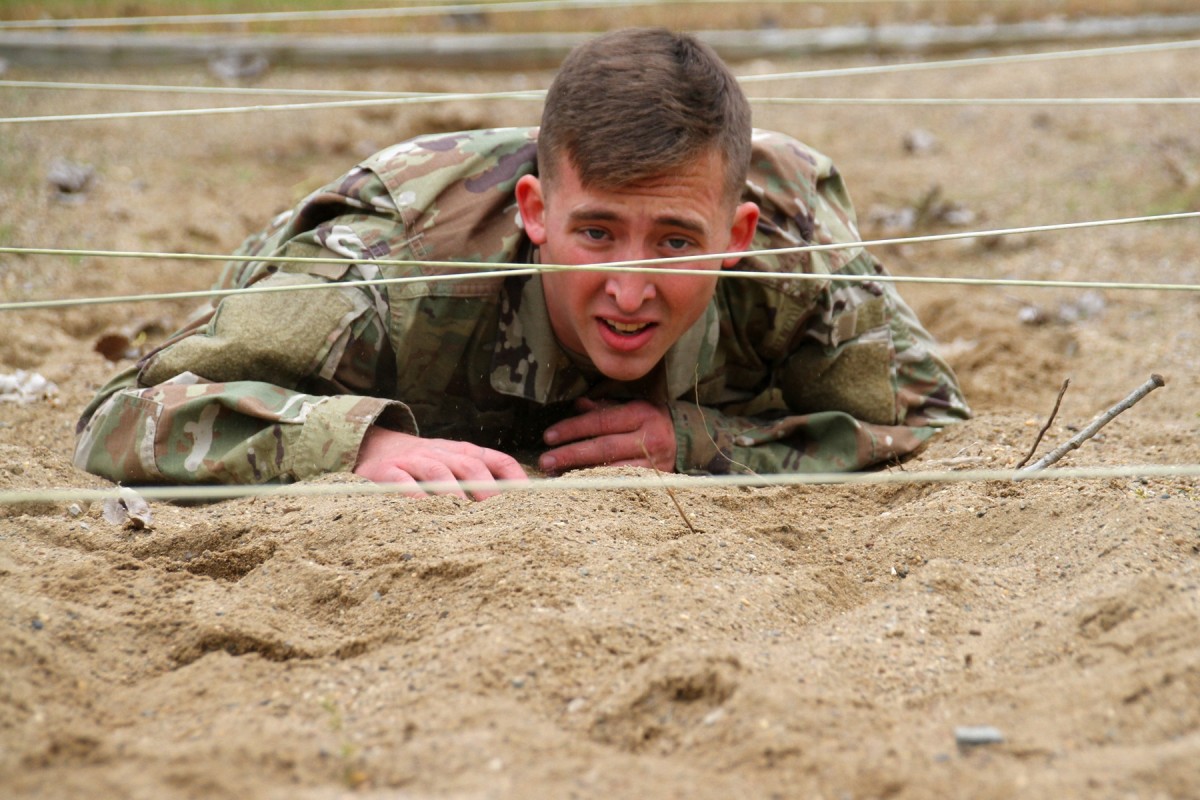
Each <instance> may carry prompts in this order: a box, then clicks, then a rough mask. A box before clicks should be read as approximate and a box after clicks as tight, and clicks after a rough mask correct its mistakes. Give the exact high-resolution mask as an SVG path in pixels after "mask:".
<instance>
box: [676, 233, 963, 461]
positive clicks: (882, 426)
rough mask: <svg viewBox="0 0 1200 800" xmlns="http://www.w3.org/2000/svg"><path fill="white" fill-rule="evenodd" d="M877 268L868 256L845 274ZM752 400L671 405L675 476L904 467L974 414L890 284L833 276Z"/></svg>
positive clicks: (879, 270) (850, 267)
mask: <svg viewBox="0 0 1200 800" xmlns="http://www.w3.org/2000/svg"><path fill="white" fill-rule="evenodd" d="M859 269H871V270H874V271H875V272H876V273H881V272H882V267H880V266H879V265H878V264H877V263H876V262H875V261H874V259H872V258H871V257H870V256H869V255H868V254H866V253H863V254H862V255H861V256H860V257H859V258H857V259H855V260H854V261H852V262H850V264H849V265H847V268H846V270H844V271H857V270H859ZM818 306H819V308H820V311H819V312H818V313H816V314H814V315H813V316H812V318H811V320H810V322H809V323H808V325H807V327H806V329H805V331H804V337H805V338H804V339H803V340H802V341H801V343H799V344H798V345H797V346H795V347H794V348H793V349H792V352H791V354H790V355H789V356H788V357H787V358H786V359H785V360H783V362H782V363H781V364H780V366H779V367H778V369H776V370H774V372H773V374H772V375H771V378H770V386H769V388H768V389H767V390H766V391H764V392H763V393H762V394H761V395H760V396H759V397H757V398H756V399H755V401H753V402H752V403H750V404H743V406H742V407H740V408H739V407H733V408H721V409H717V408H709V407H703V406H700V405H697V404H694V403H688V402H682V401H679V402H676V403H674V404H673V405H672V408H671V411H672V416H673V419H674V422H675V429H676V444H677V449H678V454H679V455H678V463H677V469H679V470H680V471H705V472H712V473H718V474H719V473H728V472H746V471H751V472H756V473H764V474H765V473H779V472H843V471H854V470H860V469H864V468H866V467H869V466H872V465H876V464H881V463H888V462H894V461H899V460H900V459H902V458H904V457H906V456H908V455H911V454H912V453H914V452H915V451H917V450H918V449H919V448H920V447H921V446H922V444H923V443H924V442H925V441H927V440H928V439H929V438H930V437H931V436H932V435H933V434H934V433H935V432H936V431H937V429H938V428H940V427H942V426H944V425H947V424H950V423H952V422H955V421H958V420H962V419H966V418H967V417H968V416H969V415H970V410H969V408H968V407H967V404H966V401H965V400H964V399H963V396H962V392H961V391H960V389H959V386H958V382H957V380H956V378H955V376H954V374H953V372H952V371H951V370H950V368H949V366H948V365H947V364H946V363H945V362H944V361H943V360H942V358H941V357H940V356H939V355H938V354H937V352H936V350H935V349H934V343H933V340H932V337H930V335H929V334H928V333H927V332H926V331H925V329H924V328H923V327H922V326H921V324H920V323H919V322H918V320H917V318H916V315H915V314H914V313H913V312H912V310H911V309H910V308H909V307H908V305H907V304H905V303H904V301H903V300H902V299H901V298H900V296H899V295H898V294H897V293H896V292H895V291H894V289H893V288H892V285H891V284H885V283H865V284H864V283H858V282H848V281H843V282H838V281H833V282H832V283H831V284H830V285H829V288H828V289H827V290H826V291H825V292H824V293H823V299H822V300H821V301H820V302H819V304H818Z"/></svg>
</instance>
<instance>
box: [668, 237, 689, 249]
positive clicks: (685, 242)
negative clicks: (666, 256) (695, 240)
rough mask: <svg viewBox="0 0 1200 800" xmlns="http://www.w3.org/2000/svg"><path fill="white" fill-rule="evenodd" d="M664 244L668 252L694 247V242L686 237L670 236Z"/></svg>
mask: <svg viewBox="0 0 1200 800" xmlns="http://www.w3.org/2000/svg"><path fill="white" fill-rule="evenodd" d="M663 244H664V245H665V246H666V248H667V249H668V250H675V251H679V250H687V249H688V248H689V247H691V246H692V240H691V239H688V238H686V237H684V236H668V237H667V238H666V239H664V240H663Z"/></svg>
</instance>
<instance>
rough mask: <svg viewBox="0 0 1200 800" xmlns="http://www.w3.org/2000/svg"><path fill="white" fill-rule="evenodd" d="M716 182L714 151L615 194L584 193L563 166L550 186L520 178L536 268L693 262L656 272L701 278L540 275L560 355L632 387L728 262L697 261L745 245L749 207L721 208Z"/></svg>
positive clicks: (750, 226)
mask: <svg viewBox="0 0 1200 800" xmlns="http://www.w3.org/2000/svg"><path fill="white" fill-rule="evenodd" d="M723 179H724V165H723V161H722V159H721V157H720V155H718V154H717V153H715V152H710V153H708V154H707V155H706V156H705V157H704V158H700V159H697V160H696V161H694V162H693V163H691V164H689V165H687V166H686V167H684V168H682V169H679V170H676V171H674V172H672V173H671V174H669V175H664V176H661V177H659V178H654V179H651V180H647V181H644V182H639V183H636V184H632V185H629V186H624V187H621V188H616V189H600V188H589V187H586V186H584V185H583V184H582V183H581V182H580V180H579V175H578V173H577V172H576V170H575V168H574V167H573V166H572V165H571V164H570V162H569V160H567V159H563V160H562V161H561V162H560V163H559V164H558V169H557V170H556V171H555V174H554V179H553V182H542V181H539V179H538V178H536V177H534V176H532V175H527V176H525V177H523V178H521V180H520V181H519V182H518V184H517V203H518V205H519V206H520V209H521V218H522V220H523V222H524V224H525V231H526V233H527V234H528V235H529V238H530V239H531V240H532V241H533V243H534V244H536V245H538V246H539V247H540V248H541V256H542V263H544V264H568V265H576V264H580V265H585V264H603V263H608V262H613V261H633V260H639V259H647V258H667V257H678V256H687V257H689V258H693V259H694V260H690V261H687V262H680V263H677V264H672V265H664V266H670V267H671V268H677V269H701V270H705V271H707V272H708V273H710V274H707V275H671V274H653V273H637V272H596V271H588V270H559V271H547V272H543V273H542V275H541V280H542V287H543V290H544V293H545V295H546V306H547V310H548V311H549V314H550V322H551V325H552V326H553V328H554V334H555V336H557V337H558V340H559V342H560V343H561V344H562V345H563V346H564V347H566V348H568V349H569V350H573V351H575V352H577V353H583V354H585V355H587V357H588V358H589V359H590V360H591V362H592V363H593V364H595V365H596V367H597V369H599V370H600V371H601V372H602V373H604V374H605V375H607V376H608V377H610V378H615V379H617V380H623V381H631V380H636V379H638V378H641V377H642V376H644V375H645V374H646V373H648V372H649V371H650V370H651V369H653V368H654V366H655V365H656V364H657V363H658V362H659V361H660V360H661V359H662V357H663V355H664V354H665V353H666V352H667V350H668V349H670V347H671V345H673V344H674V343H675V342H676V341H677V340H678V339H679V337H680V336H682V335H683V334H684V332H686V331H687V330H688V328H690V327H691V326H692V324H693V323H695V322H696V320H697V319H699V317H700V315H701V314H702V313H703V312H704V309H705V307H706V306H707V305H708V302H709V300H710V299H711V298H712V295H713V291H714V289H715V288H716V282H717V276H716V272H717V271H718V270H719V269H720V268H721V266H722V264H724V265H725V266H732V265H733V264H735V263H737V261H738V258H737V257H736V256H735V257H731V258H727V259H725V260H723V261H722V260H720V259H717V260H714V259H711V258H708V259H706V258H704V256H705V255H707V254H711V253H722V252H737V251H741V250H745V249H746V248H747V247H749V245H750V240H751V239H752V238H753V236H754V228H755V225H756V224H757V222H758V207H757V206H755V205H754V204H753V203H743V204H741V205H736V206H735V205H734V204H731V203H728V202H724V200H723V198H722V191H721V189H722V183H723Z"/></svg>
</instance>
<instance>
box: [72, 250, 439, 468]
mask: <svg viewBox="0 0 1200 800" xmlns="http://www.w3.org/2000/svg"><path fill="white" fill-rule="evenodd" d="M324 282H325V281H324V280H323V279H322V278H319V277H316V276H312V275H300V274H289V273H277V274H274V275H271V276H269V277H267V278H265V279H263V280H261V281H259V282H258V283H257V284H256V286H260V287H271V286H278V285H286V284H303V283H307V284H316V283H324ZM388 353H390V347H389V345H388V344H387V339H386V336H385V331H384V329H383V326H382V322H381V320H380V317H379V314H378V313H377V310H376V308H375V306H374V304H373V303H372V302H371V300H370V299H369V297H368V296H365V295H364V293H363V292H362V291H361V290H358V289H351V288H323V289H315V290H308V291H296V292H287V293H261V294H259V293H247V294H238V295H232V296H230V297H227V298H226V299H225V300H224V301H222V302H221V304H220V305H219V306H218V308H217V310H216V311H214V312H211V313H210V315H209V317H208V319H207V320H202V321H200V322H198V323H197V325H196V326H195V328H194V330H192V331H190V332H185V334H184V335H181V336H176V337H175V338H173V339H172V340H171V341H169V342H168V343H167V344H166V345H164V346H163V347H162V348H160V349H158V350H157V351H155V352H154V353H152V354H150V355H149V356H148V357H147V358H146V359H144V360H143V361H142V362H141V363H140V364H139V365H137V366H135V367H131V368H129V369H127V370H125V371H124V372H123V373H121V374H119V375H117V376H116V377H115V378H114V379H113V380H112V381H111V382H110V383H109V384H108V385H107V386H106V387H105V388H104V389H102V390H101V391H100V393H99V394H98V395H97V397H96V399H95V400H93V402H92V404H91V405H90V406H89V407H88V408H87V409H86V410H85V412H84V415H83V418H82V419H81V421H80V431H79V436H78V440H77V444H76V451H75V463H76V465H77V466H79V467H80V468H82V469H85V470H87V471H89V472H93V473H95V474H98V475H102V476H104V477H107V478H110V479H112V480H116V481H125V482H186V483H202V482H222V483H263V482H274V481H281V482H286V481H291V480H300V479H304V478H308V477H312V476H315V475H318V474H321V473H324V472H336V471H346V470H350V469H353V467H354V465H355V463H356V460H357V457H358V448H359V446H360V444H361V441H362V437H363V435H364V434H365V432H366V429H367V428H368V427H369V426H370V425H372V424H382V425H385V426H386V427H390V428H393V429H396V430H402V431H406V432H410V433H415V432H416V423H415V422H414V421H413V419H412V415H411V413H409V412H408V409H407V407H405V406H404V405H403V404H401V403H398V402H395V401H389V400H384V399H380V398H377V397H372V396H369V390H370V388H371V386H372V385H374V384H376V383H378V382H379V381H380V380H386V377H387V376H386V374H382V373H386V364H387V363H388V360H389V356H388ZM201 376H203V377H201Z"/></svg>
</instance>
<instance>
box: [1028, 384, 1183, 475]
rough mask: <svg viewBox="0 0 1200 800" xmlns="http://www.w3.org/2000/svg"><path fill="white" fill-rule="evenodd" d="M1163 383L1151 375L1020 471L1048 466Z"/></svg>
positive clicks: (1031, 470)
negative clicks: (1081, 428) (1087, 423)
mask: <svg viewBox="0 0 1200 800" xmlns="http://www.w3.org/2000/svg"><path fill="white" fill-rule="evenodd" d="M1165 385H1166V381H1164V380H1163V378H1162V376H1161V375H1158V374H1154V375H1151V376H1150V380H1148V381H1146V382H1145V383H1143V384H1142V385H1141V386H1139V387H1138V388H1136V389H1134V390H1133V392H1131V393H1130V395H1129V396H1128V397H1126V398H1125V399H1124V400H1122V401H1121V402H1119V403H1117V404H1116V405H1115V406H1113V407H1112V408H1110V409H1109V410H1108V411H1105V412H1104V413H1103V414H1101V415H1100V416H1099V417H1098V418H1096V420H1095V421H1093V422H1092V424H1091V425H1088V426H1087V427H1086V428H1084V429H1083V430H1081V431H1080V432H1079V433H1077V434H1075V436H1073V437H1071V439H1070V440H1069V441H1067V442H1064V443H1063V444H1060V445H1059V446H1058V447H1056V448H1054V449H1053V450H1051V451H1050V452H1049V453H1047V454H1046V455H1044V456H1042V458H1041V460H1040V461H1037V462H1036V463H1033V464H1030V465H1029V466H1028V467H1025V468H1024V469H1023V470H1021V471H1022V472H1033V471H1034V470H1039V469H1043V468H1045V467H1048V466H1050V465H1051V464H1053V463H1054V462H1056V461H1058V460H1059V459H1060V458H1062V457H1063V456H1065V455H1066V454H1067V453H1069V452H1071V451H1072V450H1074V449H1075V448H1077V447H1079V445H1081V444H1083V443H1084V442H1086V441H1087V440H1088V439H1090V438H1092V437H1093V436H1095V435H1096V432H1097V431H1099V430H1100V429H1101V428H1103V427H1104V426H1105V425H1107V424H1108V423H1110V422H1112V420H1113V418H1114V417H1116V416H1117V415H1118V414H1120V413H1121V412H1122V411H1124V410H1126V409H1127V408H1131V407H1132V406H1133V404H1134V403H1136V402H1137V401H1138V400H1141V399H1142V398H1143V397H1145V396H1146V395H1148V394H1150V393H1151V392H1153V391H1154V390H1155V389H1157V388H1158V387H1160V386H1165Z"/></svg>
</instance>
